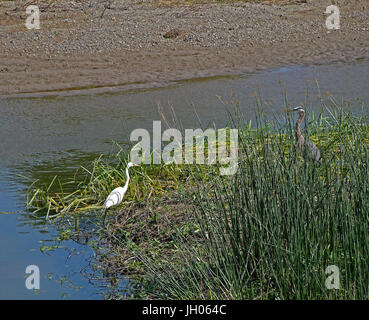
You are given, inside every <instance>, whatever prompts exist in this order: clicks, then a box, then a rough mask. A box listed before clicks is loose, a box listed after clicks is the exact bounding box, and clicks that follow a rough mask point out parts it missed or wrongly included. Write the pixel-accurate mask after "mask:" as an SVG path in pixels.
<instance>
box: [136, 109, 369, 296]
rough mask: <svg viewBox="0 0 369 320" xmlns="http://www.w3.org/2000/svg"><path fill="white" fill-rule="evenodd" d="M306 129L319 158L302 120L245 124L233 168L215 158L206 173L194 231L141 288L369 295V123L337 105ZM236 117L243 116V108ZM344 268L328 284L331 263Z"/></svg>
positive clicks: (150, 266)
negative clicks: (314, 156)
mask: <svg viewBox="0 0 369 320" xmlns="http://www.w3.org/2000/svg"><path fill="white" fill-rule="evenodd" d="M327 110H328V111H329V114H328V116H326V117H323V116H322V115H320V117H319V118H317V119H316V118H311V119H310V122H308V130H304V135H305V136H308V135H309V138H310V139H311V140H314V142H315V143H316V144H317V146H318V148H319V149H320V150H321V152H322V157H323V159H322V164H321V165H317V164H315V163H313V162H311V161H309V160H307V159H304V158H303V157H302V155H301V154H300V153H299V152H298V150H296V146H295V145H296V143H295V137H294V132H293V124H294V121H292V119H290V118H289V117H288V116H287V119H286V120H287V121H285V122H284V123H279V124H274V125H271V124H270V122H266V121H264V119H263V117H260V118H259V119H258V127H257V128H256V130H244V129H243V127H241V126H242V125H241V124H240V123H239V122H235V123H234V126H235V127H237V126H238V127H239V128H240V132H241V134H240V160H239V167H238V171H237V173H236V174H235V175H234V176H219V174H218V171H217V170H216V169H214V170H212V168H209V171H208V172H207V174H208V175H209V177H210V178H209V181H211V183H207V184H204V183H202V181H201V180H199V181H198V189H197V190H196V192H195V193H194V194H191V197H193V198H194V199H195V200H194V203H193V208H194V209H193V212H192V213H189V214H191V215H192V219H193V223H194V224H197V225H199V226H200V227H199V230H200V231H199V232H197V233H196V236H194V238H192V240H189V239H188V237H184V236H182V235H181V232H178V233H177V240H176V247H177V248H180V250H179V252H178V253H177V255H176V257H175V258H173V259H165V261H164V262H162V263H159V262H158V261H153V260H151V259H149V258H148V257H144V256H143V257H141V259H142V261H143V262H144V264H145V265H146V268H147V270H148V271H147V276H146V278H145V280H144V282H143V283H142V284H141V286H140V285H137V287H136V290H137V292H139V293H142V292H145V294H147V296H149V297H151V298H167V299H199V298H200V299H368V298H369V225H368V223H369V179H368V177H369V175H368V173H369V168H368V163H369V161H368V160H369V126H368V122H367V119H365V118H363V117H361V118H356V117H354V116H353V115H352V114H350V113H348V112H344V111H343V110H342V109H338V108H336V107H334V106H333V108H331V109H327ZM236 118H237V117H236ZM330 265H336V266H337V267H338V268H339V272H340V273H339V275H340V287H339V289H332V290H329V289H327V288H326V285H325V281H326V279H327V277H328V275H327V274H325V270H326V268H327V267H328V266H330Z"/></svg>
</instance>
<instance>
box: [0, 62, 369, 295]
mask: <svg viewBox="0 0 369 320" xmlns="http://www.w3.org/2000/svg"><path fill="white" fill-rule="evenodd" d="M368 71H369V63H368V60H362V61H358V62H356V63H349V64H347V63H346V64H342V63H336V64H331V65H322V66H305V67H288V68H282V69H274V70H270V71H266V72H259V73H253V74H248V75H242V76H238V77H224V78H216V79H212V80H204V79H202V80H193V81H183V82H179V83H177V84H175V85H172V86H170V87H166V88H160V89H153V90H144V91H130V92H123V93H115V94H102V95H91V96H77V97H54V98H28V99H7V100H0V112H1V116H0V212H1V211H8V212H25V208H24V203H25V200H26V199H25V190H26V188H27V186H29V185H30V183H32V182H33V181H34V180H36V179H39V180H40V181H41V182H45V183H49V182H50V181H51V180H52V178H53V177H54V176H55V175H59V176H60V177H61V178H65V179H67V178H71V177H72V176H73V175H74V173H75V170H76V168H77V167H78V166H79V165H88V164H89V163H90V162H91V161H92V160H93V159H95V158H96V157H97V156H98V155H99V154H100V153H109V152H113V144H112V141H113V140H114V141H116V142H118V143H119V144H121V145H123V146H125V145H127V144H128V142H129V135H130V133H131V132H132V131H133V130H134V129H136V128H144V129H147V130H148V131H149V132H151V130H152V121H153V120H160V119H161V117H160V114H159V113H158V103H159V102H160V104H161V105H162V106H163V109H164V112H165V114H166V115H167V117H168V119H169V120H173V119H172V115H171V107H173V109H174V110H175V114H176V117H177V119H178V121H179V122H180V123H181V126H182V127H183V128H198V127H200V126H206V125H208V124H212V123H215V125H216V126H217V127H221V126H224V125H226V123H227V108H228V109H229V110H232V108H233V105H231V104H227V101H229V100H230V99H231V96H232V94H231V92H233V93H234V94H235V95H236V97H237V99H238V100H239V101H240V106H239V107H240V110H241V111H242V113H243V115H244V118H245V119H246V121H248V120H250V119H251V120H255V111H256V105H255V98H254V96H253V94H254V92H255V91H258V90H259V91H260V92H261V98H262V108H263V110H264V112H265V113H266V114H267V115H272V114H273V113H276V114H278V113H280V112H281V110H283V109H284V108H285V106H286V102H285V101H284V98H283V88H284V86H285V87H286V89H287V97H288V103H290V105H296V104H301V103H304V102H307V108H308V109H310V110H319V108H320V103H319V98H318V95H319V94H320V93H321V94H322V96H321V97H322V99H323V100H324V99H328V96H327V95H326V92H331V93H333V94H334V95H335V96H336V98H337V99H340V97H341V96H344V97H345V99H346V100H350V102H351V108H352V111H353V112H354V113H356V114H358V113H361V112H363V110H362V106H363V104H364V105H366V106H367V105H368V102H369V90H368V89H369V81H368V74H369V72H368ZM315 79H317V80H318V82H319V87H317V86H316V84H315ZM280 80H282V84H280V82H279V81H280ZM307 88H309V90H308V95H306V89H307ZM359 97H360V98H361V99H362V100H358V98H359ZM222 101H223V102H222ZM200 123H201V124H202V125H201V124H200ZM63 223H69V224H70V225H71V228H70V229H71V230H72V231H73V230H74V229H75V224H76V223H75V221H64V222H63ZM78 223H79V227H80V229H87V230H94V228H95V227H96V224H95V222H94V217H93V215H92V214H90V215H87V216H85V217H80V219H79V221H78ZM85 227H87V228H85ZM63 237H64V238H63ZM65 239H67V240H65ZM68 239H69V237H68V235H67V234H63V235H60V233H59V232H58V228H57V224H56V223H55V224H49V223H45V222H44V221H43V220H37V219H36V218H35V217H34V216H33V215H30V214H27V213H23V214H9V215H4V214H0V283H1V286H0V298H26V299H32V298H34V299H37V298H42V299H45V298H60V297H62V296H63V295H66V297H72V298H77V299H78V298H81V299H85V298H100V295H99V294H98V292H99V289H98V288H95V287H94V286H93V285H91V284H90V283H89V282H88V279H87V278H85V277H82V276H81V275H80V270H81V269H82V268H83V267H84V266H88V265H89V263H88V261H89V259H90V257H91V255H92V252H91V250H90V249H88V246H84V243H85V242H86V241H88V242H90V241H91V235H90V234H89V235H86V234H85V235H84V234H79V237H78V238H77V237H74V240H68ZM55 246H57V247H61V248H59V249H58V250H51V249H53V247H55ZM40 248H41V249H42V250H43V253H42V252H41V251H40ZM29 264H37V265H38V266H39V267H40V269H41V274H42V275H43V278H42V280H41V290H40V293H39V294H38V295H36V294H34V293H33V292H29V291H28V290H26V289H25V285H24V272H25V269H26V266H27V265H29ZM49 279H51V280H49ZM74 287H75V288H74ZM80 287H81V289H79V290H78V288H80Z"/></svg>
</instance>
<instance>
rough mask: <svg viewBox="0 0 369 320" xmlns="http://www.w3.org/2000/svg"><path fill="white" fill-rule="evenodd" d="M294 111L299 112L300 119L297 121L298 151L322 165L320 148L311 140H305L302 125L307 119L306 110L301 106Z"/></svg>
mask: <svg viewBox="0 0 369 320" xmlns="http://www.w3.org/2000/svg"><path fill="white" fill-rule="evenodd" d="M292 111H298V113H299V118H298V119H297V121H296V140H297V147H298V149H299V150H300V152H301V153H302V154H303V155H306V156H307V157H308V158H309V159H311V160H313V161H315V162H317V163H319V164H320V163H321V161H320V151H319V149H318V147H317V146H316V145H315V143H314V142H312V141H311V140H309V139H305V138H304V136H303V135H302V132H301V128H300V124H301V122H302V121H303V120H304V118H305V110H304V109H303V108H302V107H301V106H299V107H296V108H294V109H293V110H292Z"/></svg>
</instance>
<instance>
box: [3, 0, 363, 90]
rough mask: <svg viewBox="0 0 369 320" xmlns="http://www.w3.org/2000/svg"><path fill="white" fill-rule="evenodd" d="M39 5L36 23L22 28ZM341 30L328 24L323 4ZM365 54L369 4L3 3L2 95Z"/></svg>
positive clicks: (303, 0) (311, 0)
mask: <svg viewBox="0 0 369 320" xmlns="http://www.w3.org/2000/svg"><path fill="white" fill-rule="evenodd" d="M30 4H34V5H38V6H39V8H40V29H38V30H36V29H32V30H28V29H27V28H26V27H25V21H26V18H27V14H26V9H25V8H26V7H27V6H28V5H30ZM330 4H335V5H337V6H338V7H339V9H340V29H339V30H328V29H327V27H326V24H325V22H326V19H327V17H328V16H329V14H326V13H325V11H326V7H327V6H328V5H330ZM368 56H369V1H367V0H362V1H361V0H356V1H354V0H352V1H348V0H341V1H333V0H332V1H325V0H294V1H287V0H286V1H283V0H274V1H273V0H271V1H256V0H254V1H237V2H226V1H225V2H214V1H207V0H204V1H186V0H175V1H169V0H168V1H164V0H159V1H158V0H149V1H132V0H110V1H108V0H79V1H77V0H73V1H71V0H54V1H52V0H48V1H46V0H40V1H38V0H28V1H24V0H23V1H19V0H17V1H0V95H2V96H9V95H24V94H25V93H42V92H50V91H61V90H79V92H80V91H83V90H91V89H94V90H96V89H99V90H100V92H101V91H109V90H111V89H112V88H124V87H126V86H129V87H130V88H134V87H140V86H141V87H142V86H143V85H146V86H156V85H162V84H163V83H165V82H167V81H175V80H181V79H190V78H198V77H208V76H214V75H229V74H239V73H242V72H248V71H255V70H262V69H266V68H271V67H278V66H286V65H292V64H316V63H325V62H330V61H337V60H343V61H350V60H354V59H358V58H364V57H368Z"/></svg>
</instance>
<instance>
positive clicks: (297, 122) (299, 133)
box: [296, 112, 305, 137]
mask: <svg viewBox="0 0 369 320" xmlns="http://www.w3.org/2000/svg"><path fill="white" fill-rule="evenodd" d="M304 117H305V112H301V113H300V116H299V118H298V119H297V121H296V134H297V136H298V137H300V136H301V129H300V124H301V122H302V120H304Z"/></svg>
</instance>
